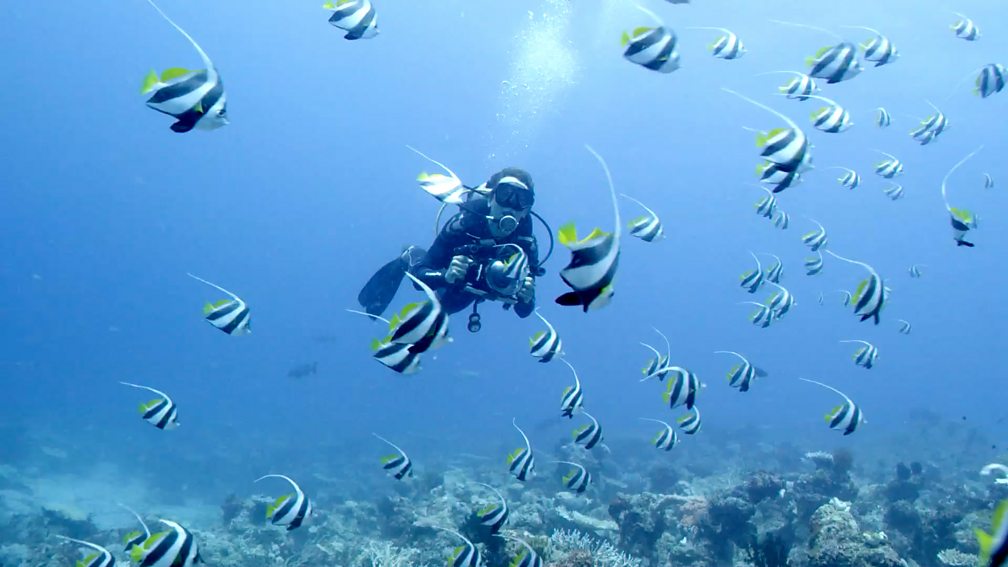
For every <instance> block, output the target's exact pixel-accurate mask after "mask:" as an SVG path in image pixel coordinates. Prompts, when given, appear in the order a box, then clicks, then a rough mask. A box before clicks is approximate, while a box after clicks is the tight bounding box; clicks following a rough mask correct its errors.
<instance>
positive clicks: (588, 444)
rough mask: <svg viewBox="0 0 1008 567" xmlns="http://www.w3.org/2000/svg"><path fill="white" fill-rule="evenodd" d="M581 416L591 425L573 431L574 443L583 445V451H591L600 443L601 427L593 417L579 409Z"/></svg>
mask: <svg viewBox="0 0 1008 567" xmlns="http://www.w3.org/2000/svg"><path fill="white" fill-rule="evenodd" d="M581 414H582V415H584V416H586V417H587V418H588V419H590V420H591V423H588V424H586V425H582V426H581V427H578V428H577V429H575V430H574V443H575V444H577V445H584V448H585V449H591V448H592V447H594V446H595V445H598V444H599V441H602V426H601V425H599V422H598V420H597V419H595V417H594V416H593V415H592V414H590V413H588V412H586V411H585V410H584V408H581Z"/></svg>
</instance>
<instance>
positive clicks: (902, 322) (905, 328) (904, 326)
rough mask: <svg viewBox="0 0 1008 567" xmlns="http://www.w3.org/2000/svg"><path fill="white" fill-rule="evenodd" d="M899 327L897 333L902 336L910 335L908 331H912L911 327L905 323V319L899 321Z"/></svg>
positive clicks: (907, 322)
mask: <svg viewBox="0 0 1008 567" xmlns="http://www.w3.org/2000/svg"><path fill="white" fill-rule="evenodd" d="M899 325H900V326H899V332H900V334H902V335H909V334H910V330H911V329H913V325H911V324H910V321H907V320H906V319H900V320H899Z"/></svg>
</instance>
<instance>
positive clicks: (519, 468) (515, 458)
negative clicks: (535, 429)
mask: <svg viewBox="0 0 1008 567" xmlns="http://www.w3.org/2000/svg"><path fill="white" fill-rule="evenodd" d="M511 425H513V426H514V428H515V429H517V430H518V433H521V436H522V439H524V440H525V446H524V447H519V448H517V449H515V450H514V451H512V452H511V454H510V455H508V457H507V463H508V468H509V469H510V471H511V474H512V475H514V477H515V478H517V479H518V480H520V481H522V482H525V481H526V480H528V477H529V475H530V474H532V473H533V472H534V471H535V455H533V454H532V444H531V443H529V439H528V436H526V435H525V432H524V431H522V429H521V427H518V423H516V422H515V420H514V419H512V420H511Z"/></svg>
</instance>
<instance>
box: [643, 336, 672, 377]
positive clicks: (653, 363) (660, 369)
mask: <svg viewBox="0 0 1008 567" xmlns="http://www.w3.org/2000/svg"><path fill="white" fill-rule="evenodd" d="M652 328H653V329H654V332H656V333H658V334H659V335H660V336H661V338H662V340H664V341H665V354H662V353H660V352H658V349H656V348H655V347H653V346H651V345H649V344H647V343H645V342H642V343H641V346H644V347H646V348H647V349H648V350H650V351H651V352H653V353H654V354H655V355H654V358H651V359H650V360H648V362H647V364H646V365H644V368H643V370H642V371H643V373H644V378H642V379H641V382H643V381H645V380H650V379H651V378H657V379H658V381H659V382H663V381H664V380H665V377H666V376H668V366H669V359H670V358H671V357H672V344H671V343H670V342H669V340H668V337H667V336H665V333H663V332H661V331H659V330H658V329H657V328H654V327H652Z"/></svg>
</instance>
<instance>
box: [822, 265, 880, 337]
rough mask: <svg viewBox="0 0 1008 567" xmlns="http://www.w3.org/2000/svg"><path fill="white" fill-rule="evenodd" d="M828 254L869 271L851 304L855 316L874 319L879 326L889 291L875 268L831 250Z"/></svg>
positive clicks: (859, 285)
mask: <svg viewBox="0 0 1008 567" xmlns="http://www.w3.org/2000/svg"><path fill="white" fill-rule="evenodd" d="M826 253H827V254H829V255H830V256H833V257H834V258H836V259H838V260H842V261H844V262H847V263H849V264H854V265H856V266H861V267H862V268H864V269H865V270H868V277H867V278H865V279H864V280H862V281H861V283H860V284H858V287H857V289H856V290H855V291H854V293H853V294H851V303H853V304H854V315H858V316H860V317H861V320H862V321H867V320H868V319H874V320H875V324H876V325H878V324H879V314H880V313H881V312H882V308H883V307H885V305H886V301H887V300H888V299H889V290H888V289H887V288H886V287H885V283H884V282H883V281H882V277H881V276H879V274H878V272H876V271H875V268H873V267H871V266H869V265H868V264H865V263H864V262H858V261H857V260H851V259H849V258H844V257H843V256H841V255H839V254H835V253H834V252H832V251H830V250H827V251H826Z"/></svg>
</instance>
